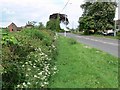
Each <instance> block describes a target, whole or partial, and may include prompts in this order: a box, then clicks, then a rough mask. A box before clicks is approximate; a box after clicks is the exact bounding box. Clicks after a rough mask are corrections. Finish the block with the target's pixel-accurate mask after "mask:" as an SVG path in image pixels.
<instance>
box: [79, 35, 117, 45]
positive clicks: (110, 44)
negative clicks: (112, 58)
mask: <svg viewBox="0 0 120 90" xmlns="http://www.w3.org/2000/svg"><path fill="white" fill-rule="evenodd" d="M78 37H81V38H84V39H88V40H91V41H96V42H100V43H104V44H110V45H114V46H118V44H116V43H110V42H104V41H101V40H96V39H91V38H87V37H83V36H78Z"/></svg>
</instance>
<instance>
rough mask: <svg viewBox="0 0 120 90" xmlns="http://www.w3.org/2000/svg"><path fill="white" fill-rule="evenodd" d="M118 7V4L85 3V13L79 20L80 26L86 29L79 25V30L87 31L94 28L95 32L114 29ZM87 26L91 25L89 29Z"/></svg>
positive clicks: (82, 6) (83, 5)
mask: <svg viewBox="0 0 120 90" xmlns="http://www.w3.org/2000/svg"><path fill="white" fill-rule="evenodd" d="M116 6H117V5H116V2H85V4H82V5H81V8H82V9H83V10H84V12H83V15H82V17H80V18H79V24H82V25H83V26H84V27H83V26H82V27H81V25H79V28H80V29H87V30H89V29H93V28H94V30H95V32H97V31H98V30H106V29H112V28H113V26H114V21H113V19H114V16H115V9H116ZM86 18H87V19H86ZM90 18H91V20H90ZM86 24H89V29H88V27H85V26H87V25H86Z"/></svg>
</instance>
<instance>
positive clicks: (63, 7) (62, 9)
mask: <svg viewBox="0 0 120 90" xmlns="http://www.w3.org/2000/svg"><path fill="white" fill-rule="evenodd" d="M69 1H70V0H68V2H67V3H66V4H65V6H64V7H63V9H62V10H61V12H62V11H63V10H64V9H65V7H66V6H67V4H68V3H69Z"/></svg>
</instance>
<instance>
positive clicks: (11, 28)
mask: <svg viewBox="0 0 120 90" xmlns="http://www.w3.org/2000/svg"><path fill="white" fill-rule="evenodd" d="M8 30H9V31H10V32H13V31H17V30H18V28H17V26H16V25H15V24H14V23H13V22H12V23H11V24H10V25H9V26H8Z"/></svg>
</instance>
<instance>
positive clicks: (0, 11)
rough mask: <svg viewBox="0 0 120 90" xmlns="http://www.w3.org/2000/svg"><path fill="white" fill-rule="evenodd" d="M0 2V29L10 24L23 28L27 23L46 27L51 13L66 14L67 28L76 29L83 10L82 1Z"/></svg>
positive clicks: (13, 0)
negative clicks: (34, 22)
mask: <svg viewBox="0 0 120 90" xmlns="http://www.w3.org/2000/svg"><path fill="white" fill-rule="evenodd" d="M67 2H68V0H0V18H1V19H2V20H1V21H0V27H7V26H8V25H9V24H11V22H13V23H15V24H16V25H17V26H18V27H19V26H25V25H26V23H27V22H28V21H36V22H42V23H43V24H44V25H46V22H47V21H48V20H49V15H51V14H53V13H62V14H67V16H68V19H69V22H70V23H69V25H68V27H69V28H77V26H78V25H79V24H78V20H79V17H80V16H81V15H82V13H83V10H82V9H81V8H80V5H81V4H83V3H84V0H70V1H69V3H68V4H67V6H66V7H65V9H64V10H63V11H62V9H63V7H64V6H65V4H66V3H67Z"/></svg>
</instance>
